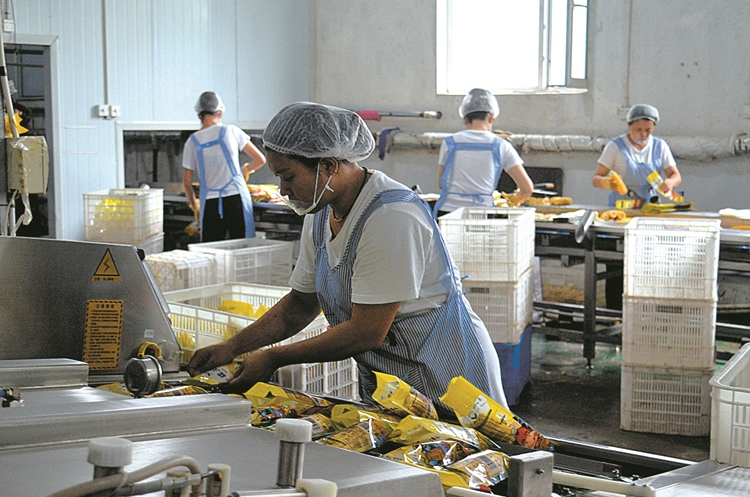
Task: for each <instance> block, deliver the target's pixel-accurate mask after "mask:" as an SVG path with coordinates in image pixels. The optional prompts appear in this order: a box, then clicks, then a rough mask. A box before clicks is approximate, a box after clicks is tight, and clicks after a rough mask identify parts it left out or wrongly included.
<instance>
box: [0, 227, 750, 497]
mask: <svg viewBox="0 0 750 497" xmlns="http://www.w3.org/2000/svg"><path fill="white" fill-rule="evenodd" d="M0 281H2V282H3V285H2V290H0V297H1V298H2V304H0V323H2V325H0V326H2V330H3V331H2V333H1V334H0V344H1V345H2V346H1V347H0V396H1V397H2V399H1V400H2V401H3V402H2V405H3V407H0V495H3V496H6V495H7V496H25V495H69V496H70V495H89V494H91V495H93V494H94V493H91V492H89V493H76V492H77V491H81V490H80V488H82V487H76V486H78V485H81V484H86V482H91V481H92V480H93V479H94V478H93V477H92V475H97V476H99V477H101V478H110V479H111V478H119V476H117V475H121V474H122V473H120V472H118V471H111V470H112V469H113V468H115V469H116V468H120V469H122V468H124V471H125V473H124V474H126V476H127V475H131V474H137V473H138V470H139V469H142V468H147V467H154V466H153V465H154V464H156V463H162V462H163V461H171V462H172V463H174V464H176V465H177V466H180V467H181V471H182V472H181V473H180V472H179V471H178V472H175V471H173V470H169V469H167V468H166V466H164V467H162V466H158V465H157V466H155V467H156V470H154V471H155V472H154V474H153V475H150V477H149V478H146V479H145V480H144V481H142V482H139V483H142V484H143V485H147V484H148V485H152V486H143V487H137V486H136V485H134V484H131V482H126V481H125V478H126V477H122V478H123V481H122V482H120V483H122V485H121V486H120V487H119V489H117V490H115V491H110V490H111V489H110V490H108V491H107V492H105V493H95V494H96V495H136V494H140V495H190V493H189V486H187V487H185V488H186V489H188V490H186V491H187V493H181V492H183V491H182V490H179V489H178V490H175V491H174V492H173V491H172V490H165V489H166V486H168V485H169V484H173V483H174V482H176V481H182V482H183V485H185V483H184V482H187V481H188V479H189V478H194V479H193V480H191V482H193V483H194V482H195V478H198V481H201V478H200V477H197V476H190V475H186V474H185V468H187V473H191V474H193V475H195V474H199V473H202V475H203V479H204V480H206V481H211V479H212V478H214V479H215V478H217V475H219V476H222V477H223V476H226V475H229V469H228V468H231V479H229V477H228V476H227V480H223V481H231V483H230V484H229V488H228V489H223V490H221V492H224V493H219V494H215V495H237V496H241V495H290V496H291V495H294V496H302V495H310V496H314V495H336V494H338V495H342V496H370V495H372V496H375V495H378V496H382V495H389V496H409V497H420V496H425V497H427V496H430V497H431V496H436V497H437V496H442V495H445V494H446V489H444V488H443V486H442V485H441V482H440V479H439V478H438V477H437V475H436V474H434V473H431V472H428V471H425V470H422V469H419V468H415V467H411V466H406V465H402V464H398V463H396V462H392V461H389V460H386V459H383V458H379V457H374V456H373V455H369V454H358V453H354V452H350V451H345V450H342V449H338V448H336V447H332V446H327V445H322V444H318V443H304V440H300V439H296V438H295V436H296V435H295V436H293V437H292V439H287V438H284V436H287V435H285V434H288V432H287V431H286V430H287V428H284V429H283V430H282V429H281V428H280V427H277V430H279V431H280V432H283V433H284V434H281V433H274V432H272V431H269V430H265V429H260V428H255V427H252V426H250V419H251V417H252V404H251V403H250V402H249V401H247V400H244V399H240V398H235V397H231V396H228V395H223V394H205V395H194V396H184V397H162V398H133V397H130V396H126V395H121V394H118V393H114V392H111V391H108V390H104V389H99V388H94V386H95V385H98V384H102V383H107V382H111V381H122V379H123V373H124V372H125V371H126V370H127V367H128V364H129V363H132V359H133V358H134V357H137V356H139V355H143V354H144V351H147V352H148V351H150V352H149V353H153V350H158V351H159V353H158V354H154V356H158V363H159V367H160V369H161V370H162V372H163V375H164V378H169V377H170V376H172V377H174V378H179V377H180V375H183V376H185V374H184V373H181V372H180V347H179V344H178V343H177V340H176V338H175V336H174V334H173V332H172V330H171V327H170V323H169V320H168V317H167V313H166V312H165V304H164V302H162V300H163V298H162V297H161V292H160V291H159V289H158V288H157V287H156V286H155V285H154V284H153V281H152V279H151V278H150V276H149V273H148V268H147V266H146V265H145V264H143V262H142V259H141V255H140V254H139V253H138V252H137V251H136V250H135V249H134V248H133V247H130V246H124V245H112V244H102V243H83V242H68V241H58V240H48V239H24V238H15V237H0ZM144 344H155V345H156V347H155V348H152V349H148V347H147V348H145V349H144ZM154 356H151V357H154ZM112 439H114V440H126V441H127V444H128V447H127V449H128V452H127V454H125V453H124V452H122V451H119V448H115V449H114V452H116V453H117V454H116V455H117V456H118V457H119V458H118V457H115V459H113V461H118V462H111V463H109V464H110V465H107V464H104V463H102V462H101V461H102V457H103V456H101V453H100V452H97V450H99V449H95V448H96V447H99V444H100V443H104V442H101V441H102V440H105V441H111V440H112ZM553 440H554V441H555V443H556V445H557V447H556V451H555V452H554V453H550V452H539V451H532V450H530V449H523V448H521V447H517V446H508V447H503V450H505V451H506V453H507V454H508V455H510V456H512V457H511V465H510V469H509V472H508V474H509V478H508V482H507V490H505V493H506V495H512V496H514V497H521V496H523V497H535V496H541V495H544V496H549V495H552V490H553V481H555V482H557V486H555V487H554V488H555V489H557V490H558V491H559V490H560V489H561V488H563V487H565V488H571V489H573V488H578V486H579V485H580V486H583V487H586V485H589V483H587V482H586V481H585V478H586V477H594V478H593V479H594V480H598V481H599V482H604V483H605V487H604V488H607V489H608V492H610V493H603V491H585V490H574V492H577V493H576V495H587V494H588V495H613V494H612V493H611V492H613V491H615V492H621V493H626V494H629V495H656V496H659V497H664V496H673V495H681V496H684V495H719V496H740V495H748V494H750V470H748V469H746V468H741V467H736V466H731V465H725V464H720V463H717V462H713V461H704V462H702V463H697V464H695V463H691V462H689V461H683V460H679V459H673V458H668V457H662V456H655V455H651V454H644V453H640V452H634V451H629V450H625V449H619V448H615V447H606V446H600V445H595V444H585V443H580V442H575V441H569V440H563V439H553ZM285 444H286V445H285ZM288 444H292V445H293V446H294V447H297V452H296V453H295V456H294V457H293V458H289V457H288V456H289V454H288V449H285V447H287V446H289V445H288ZM295 444H296V445H295ZM302 448H304V449H302ZM123 454H125V455H123ZM285 454H286V455H285ZM105 460H108V459H106V458H105ZM284 461H286V463H284V464H282V462H284ZM164 464H166V463H164ZM553 466H554V470H553ZM217 468H218V469H217ZM107 469H109V470H110V472H109V473H107ZM173 469H174V468H173ZM102 471H104V472H102ZM290 473H291V474H294V475H296V476H301V479H297V478H296V477H295V478H294V480H296V481H297V482H298V483H299V485H298V486H299V488H295V487H294V486H291V487H290V488H286V487H287V486H286V485H279V482H280V481H281V476H280V475H287V476H288V475H289V474H290ZM635 474H639V475H640V478H636V477H634V475H635ZM566 475H572V476H570V477H568V476H566ZM576 476H578V477H582V478H579V479H577V480H576V479H575V477H576ZM181 478H182V479H183V480H180V479H181ZM568 478H570V480H568ZM97 481H99V480H97ZM167 481H169V482H172V483H165V482H167ZM149 482H152V483H149ZM571 482H572V483H571ZM157 483H158V484H159V485H165V487H163V488H162V489H161V490H154V488H155V485H157ZM193 483H191V485H192V484H193ZM306 485H312V486H309V487H307V486H306ZM316 485H317V486H316ZM75 488H78V490H75ZM86 488H89V489H91V488H93V487H86ZM196 488H198V487H194V490H195V489H196ZM217 488H218V487H217ZM594 488H598V487H594ZM65 489H69V490H66V491H64V490H65ZM139 489H140V490H139ZM707 489H710V492H708V493H707ZM100 490H102V489H98V490H97V492H98V491H100ZM201 491H202V492H204V495H214V494H211V493H210V492H213V490H208V485H206V487H202V490H201ZM58 492H59V493H58ZM321 492H322V493H321ZM56 493H57V494H56ZM447 493H448V494H449V495H485V494H482V493H479V492H475V491H469V490H453V489H451V490H447ZM194 495H197V494H194Z"/></svg>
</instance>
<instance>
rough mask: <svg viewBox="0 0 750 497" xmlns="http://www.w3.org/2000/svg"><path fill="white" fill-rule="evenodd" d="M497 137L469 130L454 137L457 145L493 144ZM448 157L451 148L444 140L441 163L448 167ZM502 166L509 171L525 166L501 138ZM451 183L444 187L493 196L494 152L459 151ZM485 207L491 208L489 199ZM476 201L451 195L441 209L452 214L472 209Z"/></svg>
mask: <svg viewBox="0 0 750 497" xmlns="http://www.w3.org/2000/svg"><path fill="white" fill-rule="evenodd" d="M495 138H497V135H495V134H494V133H492V132H491V131H481V130H472V129H467V130H464V131H459V132H458V133H455V134H454V135H453V139H454V140H455V141H456V143H490V142H492V140H494V139H495ZM447 155H448V145H447V144H446V143H445V141H443V144H442V145H441V146H440V156H439V158H438V164H439V165H441V166H445V161H446V158H447ZM500 163H501V165H502V168H503V169H505V170H506V171H507V170H509V169H512V168H514V167H516V166H518V165H521V164H523V160H521V157H520V156H519V155H518V152H516V149H515V148H513V145H511V144H510V143H508V142H507V141H506V140H502V139H501V143H500ZM451 170H452V172H451V176H450V184H445V186H443V188H444V189H445V190H448V191H450V192H456V193H469V194H476V193H486V194H491V193H492V192H493V190H495V189H496V188H497V183H496V180H497V179H498V177H496V175H495V165H494V162H493V160H492V151H491V150H461V151H457V152H456V155H455V160H454V163H453V166H452V168H451ZM483 200H484V204H485V205H487V206H489V207H492V205H493V202H492V198H491V197H487V198H486V199H483ZM474 202H475V201H474V198H472V197H462V196H460V195H448V197H446V199H445V202H443V204H442V205H441V206H440V210H443V211H453V210H456V209H458V208H459V207H471V206H472V205H475V203H474Z"/></svg>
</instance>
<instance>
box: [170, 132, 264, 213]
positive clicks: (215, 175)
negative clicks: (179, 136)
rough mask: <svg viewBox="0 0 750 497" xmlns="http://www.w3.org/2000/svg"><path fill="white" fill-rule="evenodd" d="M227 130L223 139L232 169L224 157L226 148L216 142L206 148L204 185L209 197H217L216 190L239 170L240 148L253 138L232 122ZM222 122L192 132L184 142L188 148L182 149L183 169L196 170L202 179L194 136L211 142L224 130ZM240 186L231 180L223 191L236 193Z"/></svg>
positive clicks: (203, 141)
mask: <svg viewBox="0 0 750 497" xmlns="http://www.w3.org/2000/svg"><path fill="white" fill-rule="evenodd" d="M225 126H226V128H227V130H226V132H225V133H224V143H225V144H226V145H227V148H228V149H229V151H230V153H231V156H232V161H233V164H232V169H230V168H229V166H228V165H227V160H226V158H225V157H224V151H223V150H222V148H221V146H219V145H216V146H213V147H208V148H204V149H203V167H205V168H206V184H205V185H203V184H201V188H206V189H207V192H206V198H217V197H218V196H219V192H218V191H216V190H218V189H220V188H221V187H223V186H224V185H226V184H227V183H229V182H230V181H231V179H232V176H233V171H235V173H239V174H241V172H240V160H239V152H241V151H242V149H244V148H245V146H246V145H247V142H249V141H250V137H249V136H248V135H247V133H245V132H244V131H242V130H241V129H240V128H238V127H237V126H235V125H233V124H226V125H225ZM221 127H222V125H221V124H215V125H213V126H210V127H208V128H206V129H202V130H199V131H196V132H195V133H193V134H192V135H191V137H190V138H189V139H188V141H186V142H185V148H184V149H183V151H182V167H183V168H184V169H190V170H191V171H193V172H194V173H195V175H194V176H193V179H194V180H195V181H200V173H199V171H198V154H197V152H196V150H195V144H194V143H193V138H192V137H193V136H195V137H196V138H197V139H198V142H199V143H208V142H210V141H214V140H216V139H218V138H219V133H220V132H221ZM238 193H239V191H238V190H237V186H236V185H235V184H234V183H230V184H229V186H227V187H226V188H225V189H224V191H223V193H222V195H223V196H228V195H235V194H238Z"/></svg>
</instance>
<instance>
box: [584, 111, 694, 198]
mask: <svg viewBox="0 0 750 497" xmlns="http://www.w3.org/2000/svg"><path fill="white" fill-rule="evenodd" d="M627 122H628V132H627V133H626V134H624V135H620V136H618V137H617V138H614V139H613V140H611V141H610V142H609V143H607V145H606V146H605V147H604V150H603V151H602V154H601V156H600V157H599V163H598V166H597V168H596V171H595V172H594V178H593V181H592V182H593V184H594V186H595V187H597V188H604V189H609V190H612V191H611V192H610V194H609V199H608V202H607V205H608V206H609V207H614V206H615V203H616V202H617V200H621V199H623V200H625V199H632V200H639V201H640V202H641V203H651V202H658V201H659V198H662V199H664V195H665V194H669V193H670V192H671V191H672V190H674V189H675V188H676V187H677V186H678V185H679V184H680V183H681V182H682V177H681V176H680V172H679V171H678V169H677V163H676V162H675V160H674V157H673V156H672V151H671V150H670V149H669V145H667V143H666V142H665V141H664V140H662V139H661V138H657V137H655V136H652V135H653V132H654V127H655V126H656V123H658V122H659V111H658V110H657V109H656V107H653V106H651V105H647V104H636V105H634V106H633V107H631V108H630V110H629V111H628V117H627ZM610 171H614V172H616V173H617V174H619V175H620V177H621V178H622V180H623V182H624V183H625V186H627V188H628V192H627V193H626V194H624V195H623V194H620V193H618V192H617V191H616V190H617V184H616V183H615V182H614V181H612V175H611V174H610ZM654 172H657V173H658V174H659V177H660V178H661V180H662V183H661V185H660V186H659V187H658V188H659V190H660V191H661V194H660V193H659V191H657V189H656V187H655V186H654V185H652V184H651V182H650V181H649V179H648V177H649V175H650V174H652V173H654Z"/></svg>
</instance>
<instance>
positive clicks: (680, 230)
mask: <svg viewBox="0 0 750 497" xmlns="http://www.w3.org/2000/svg"><path fill="white" fill-rule="evenodd" d="M719 231H720V222H719V221H718V220H703V219H681V218H680V219H671V218H648V217H637V218H635V219H633V220H632V221H631V222H630V223H628V224H627V226H626V227H625V253H624V271H623V273H624V279H625V284H624V294H625V295H627V296H629V297H654V298H672V299H693V300H716V298H717V274H718V266H719Z"/></svg>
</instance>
